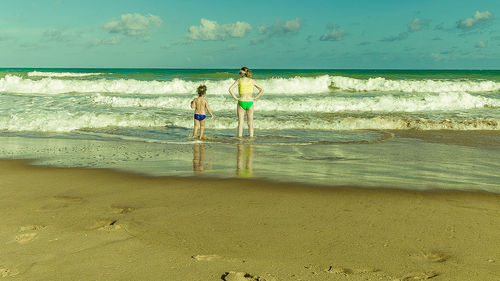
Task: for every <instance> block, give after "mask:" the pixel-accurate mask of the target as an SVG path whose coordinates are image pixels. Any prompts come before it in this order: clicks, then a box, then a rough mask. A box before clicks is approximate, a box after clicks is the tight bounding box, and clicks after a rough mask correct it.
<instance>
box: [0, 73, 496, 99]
mask: <svg viewBox="0 0 500 281" xmlns="http://www.w3.org/2000/svg"><path fill="white" fill-rule="evenodd" d="M73 74H74V75H79V74H78V73H72V75H73ZM234 81H235V80H234V79H226V80H205V81H197V82H194V81H187V80H182V79H178V78H176V79H173V80H170V81H157V80H153V81H142V80H135V79H115V80H108V79H102V78H101V79H93V80H66V79H57V78H54V77H46V78H42V79H37V80H34V79H30V78H23V77H21V76H17V75H11V74H8V75H6V76H5V77H3V78H1V79H0V92H6V93H28V94H63V93H124V94H192V93H194V92H195V89H196V88H197V87H198V86H199V85H200V84H205V85H206V86H207V88H208V91H207V92H208V95H227V94H228V88H229V87H230V86H231V85H232V83H234ZM257 82H258V83H259V84H260V85H261V86H262V87H263V88H264V90H265V92H266V94H292V95H293V94H316V93H331V92H335V91H344V92H366V91H372V92H405V93H441V92H469V93H477V92H498V91H500V83H498V82H494V81H473V80H464V81H451V80H450V81H441V80H389V79H385V78H380V77H379V78H370V79H356V78H350V77H344V76H329V75H322V76H317V77H293V78H269V79H263V80H257Z"/></svg>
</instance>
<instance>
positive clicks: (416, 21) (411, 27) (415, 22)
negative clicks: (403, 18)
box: [380, 18, 429, 42]
mask: <svg viewBox="0 0 500 281" xmlns="http://www.w3.org/2000/svg"><path fill="white" fill-rule="evenodd" d="M428 25H429V20H423V19H420V18H413V19H412V20H411V21H410V23H409V24H408V30H407V31H403V32H400V33H399V34H398V35H394V36H388V37H384V38H382V39H380V41H382V42H394V41H401V40H405V39H406V38H408V36H410V34H411V33H413V32H417V31H420V30H421V29H422V28H424V27H426V26H428Z"/></svg>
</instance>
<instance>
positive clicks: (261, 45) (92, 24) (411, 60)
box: [0, 0, 500, 69]
mask: <svg viewBox="0 0 500 281" xmlns="http://www.w3.org/2000/svg"><path fill="white" fill-rule="evenodd" d="M0 4H1V5H0V7H1V8H0V26H1V28H0V68H3V67H28V68H42V67H49V68H51V67H69V68H77V67H82V68H94V67H95V68H239V67H241V66H242V65H246V66H249V67H250V68H272V69H278V68H295V69H307V68H312V69H500V21H499V17H500V1H499V0H475V1H465V0H414V1H401V0H398V1H396V0H350V1H348V0H345V1H344V0H330V1H326V0H308V1H290V0H288V1H281V0H266V1H261V0H253V1H217V0H213V1H206V0H205V1H199V0H183V1H170V0H163V1H161V0H156V1H155V0H141V1H132V0H120V1H117V0H105V1H102V0H100V1H96V0H85V1H80V0H72V1H69V0H67V1H66V0H40V1H27V0H16V1H12V0H0Z"/></svg>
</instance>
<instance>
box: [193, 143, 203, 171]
mask: <svg viewBox="0 0 500 281" xmlns="http://www.w3.org/2000/svg"><path fill="white" fill-rule="evenodd" d="M204 171H205V144H203V143H195V144H193V173H195V174H202V173H203V172H204Z"/></svg>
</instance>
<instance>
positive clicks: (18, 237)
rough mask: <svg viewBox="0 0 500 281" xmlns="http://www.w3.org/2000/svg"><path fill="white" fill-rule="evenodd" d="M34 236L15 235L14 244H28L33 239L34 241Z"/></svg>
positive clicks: (29, 234) (27, 234) (30, 234)
mask: <svg viewBox="0 0 500 281" xmlns="http://www.w3.org/2000/svg"><path fill="white" fill-rule="evenodd" d="M36 236H37V233H36V232H31V233H22V234H18V235H16V242H17V243H19V244H26V243H28V242H31V241H33V239H35V237H36Z"/></svg>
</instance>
